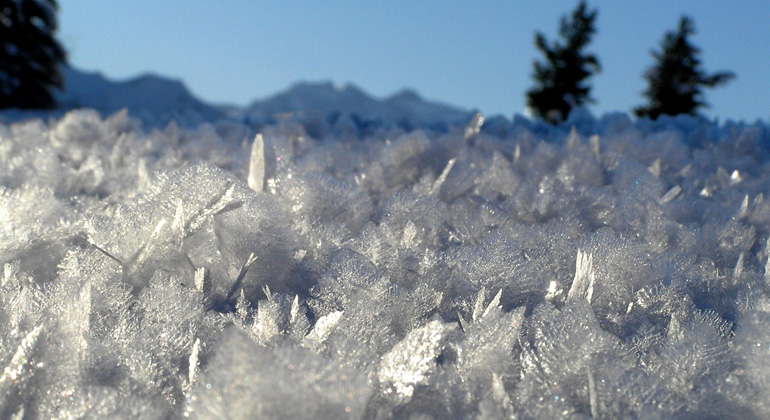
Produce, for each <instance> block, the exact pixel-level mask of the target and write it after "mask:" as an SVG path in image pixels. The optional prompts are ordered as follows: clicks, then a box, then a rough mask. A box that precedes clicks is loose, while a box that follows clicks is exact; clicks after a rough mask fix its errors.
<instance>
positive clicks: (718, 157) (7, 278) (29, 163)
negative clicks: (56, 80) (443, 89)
mask: <svg viewBox="0 0 770 420" xmlns="http://www.w3.org/2000/svg"><path fill="white" fill-rule="evenodd" d="M482 123H483V118H480V117H477V118H474V119H473V120H472V121H471V122H470V124H469V125H468V126H467V127H454V128H450V129H449V130H448V131H446V132H434V131H430V130H414V131H405V130H403V129H397V128H394V129H387V128H382V127H381V128H377V129H376V130H371V131H370V132H367V133H366V134H365V135H361V133H360V132H358V131H356V130H355V129H352V128H351V126H350V125H349V124H346V122H345V121H343V120H340V121H337V122H335V123H334V124H329V123H325V122H320V123H319V122H316V123H315V124H310V123H302V124H300V123H297V122H291V121H285V122H283V123H281V124H276V125H271V126H266V127H261V128H259V130H255V129H253V128H249V127H246V126H243V125H239V124H236V123H232V122H221V123H216V124H204V125H201V126H199V127H198V128H195V129H182V128H179V127H178V126H176V125H174V124H173V123H172V124H170V125H168V126H167V127H165V128H164V129H154V130H148V129H145V128H143V127H142V126H141V125H140V124H139V123H137V122H136V121H135V120H133V119H131V118H130V117H129V116H128V115H127V114H126V113H118V114H115V115H113V116H110V117H107V118H102V117H101V116H100V115H99V114H97V113H96V112H94V111H88V110H81V111H73V112H70V113H68V114H66V115H65V116H63V117H62V118H60V119H51V120H49V121H47V122H44V121H42V120H31V121H26V122H18V123H14V124H11V125H0V244H2V247H0V268H1V269H2V270H1V272H0V363H2V364H3V366H2V367H0V369H2V373H1V374H0V417H1V418H16V419H22V418H23V419H37V418H40V419H42V418H46V419H48V418H53V419H70V418H75V419H79V418H84V419H86V418H87V419H137V418H141V419H167V418H194V419H221V418H228V419H250V418H296V419H341V418H367V419H369V418H372V419H380V418H381V419H387V418H413V419H432V418H437V419H446V418H464V419H501V418H518V419H546V418H604V419H615V418H650V419H653V418H728V417H729V418H749V419H754V418H756V419H759V418H769V417H770V397H769V396H770V299H769V298H768V296H770V294H769V293H770V273H768V270H770V260H769V259H768V257H769V256H770V197H768V198H767V199H766V198H765V195H766V194H770V128H769V127H768V126H767V125H765V124H764V123H756V124H751V125H749V124H736V123H727V124H721V125H720V124H716V123H713V122H709V121H705V120H702V119H696V118H676V119H662V120H659V121H657V122H650V121H637V122H633V121H631V120H630V119H629V118H628V117H626V116H623V115H612V116H607V117H604V118H601V119H598V120H597V119H594V118H592V117H586V116H583V117H580V116H578V117H576V118H573V119H572V120H570V121H569V122H568V124H565V125H564V126H562V127H557V128H553V127H548V126H544V125H540V124H538V123H535V122H532V121H529V120H525V119H515V120H514V121H513V122H501V121H490V122H488V124H487V125H483V126H482Z"/></svg>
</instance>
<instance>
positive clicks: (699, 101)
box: [634, 16, 735, 119]
mask: <svg viewBox="0 0 770 420" xmlns="http://www.w3.org/2000/svg"><path fill="white" fill-rule="evenodd" d="M694 33H695V26H694V24H693V22H692V20H690V19H689V18H688V17H686V16H682V17H681V18H680V20H679V29H678V30H677V31H676V32H667V33H666V35H665V36H664V38H663V42H661V44H660V47H661V51H660V52H657V51H652V56H653V57H654V58H655V61H656V63H655V65H653V66H652V67H650V68H649V69H648V70H647V72H646V73H645V75H644V78H645V79H646V80H647V83H648V87H647V90H645V91H644V96H645V97H646V98H647V99H648V101H649V102H648V104H647V105H646V106H642V107H638V108H636V109H635V110H634V113H635V114H636V115H637V116H639V117H650V118H653V119H655V118H657V117H658V116H660V115H661V114H667V115H677V114H690V115H694V114H695V113H696V111H697V110H698V108H700V107H708V104H707V103H706V102H705V101H704V100H703V93H702V87H709V88H711V87H716V86H719V85H722V84H724V83H726V82H728V81H730V80H732V79H733V78H734V77H735V75H734V74H733V73H731V72H724V71H723V72H718V73H714V74H711V75H708V74H706V73H705V72H704V71H703V70H701V68H700V67H701V62H700V60H699V59H698V56H699V55H700V49H699V48H698V47H696V46H694V45H692V44H691V43H690V41H689V40H688V39H687V38H688V36H690V35H692V34H694Z"/></svg>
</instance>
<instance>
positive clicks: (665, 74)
mask: <svg viewBox="0 0 770 420" xmlns="http://www.w3.org/2000/svg"><path fill="white" fill-rule="evenodd" d="M597 14H598V12H597V10H596V9H593V10H589V9H588V6H587V5H586V2H585V1H581V2H580V3H579V4H578V6H577V7H576V8H575V10H574V11H573V12H572V14H571V15H570V16H569V17H562V18H561V23H560V25H559V38H560V39H559V41H555V42H551V43H549V42H548V41H547V40H546V39H545V35H543V34H542V33H541V32H537V33H536V34H535V46H536V47H537V49H538V50H539V51H541V52H542V53H543V55H544V56H545V61H535V63H534V72H533V74H532V77H533V79H534V80H535V84H536V85H535V87H533V88H532V89H530V90H529V91H528V92H527V105H528V106H529V108H530V109H531V110H532V111H533V112H534V114H535V115H536V116H538V117H540V118H542V119H544V120H545V121H547V122H549V123H551V124H558V123H560V122H562V121H564V119H566V117H567V115H568V114H569V112H570V110H572V109H573V108H575V107H577V106H580V105H583V104H586V103H592V102H594V99H593V98H591V96H590V93H591V85H590V84H589V83H588V79H589V78H590V77H592V76H593V75H595V74H596V73H598V72H600V71H601V65H600V64H599V59H598V58H597V57H596V56H595V55H594V54H590V53H586V52H585V51H584V49H585V48H586V47H587V46H588V44H589V43H590V41H591V37H592V36H593V35H594V33H595V32H596V27H595V21H596V16H597ZM694 33H695V26H694V24H693V22H692V20H691V19H690V18H688V17H686V16H682V17H681V18H680V20H679V27H678V29H677V30H676V31H675V32H667V33H666V34H665V36H664V37H663V41H662V42H661V43H660V51H652V56H653V58H654V59H655V63H654V64H653V65H652V66H651V67H650V68H648V69H647V71H646V72H645V73H644V78H645V80H646V81H647V86H648V87H647V89H646V90H645V91H644V92H643V95H644V97H645V98H647V104H646V105H643V106H640V107H637V108H635V109H634V114H636V115H637V116H639V117H649V118H653V119H655V118H657V117H658V116H660V115H664V114H665V115H678V114H690V115H694V114H695V113H696V112H697V110H698V109H699V108H703V107H707V106H708V104H707V103H706V102H705V100H704V99H703V88H706V87H709V88H711V87H715V86H719V85H722V84H724V83H726V82H728V81H730V80H731V79H733V78H735V75H734V74H733V73H731V72H718V73H714V74H706V72H705V71H704V70H703V69H701V62H700V59H699V58H698V56H699V55H700V49H698V48H697V47H695V46H694V45H692V43H690V41H689V39H688V37H689V36H690V35H692V34H694Z"/></svg>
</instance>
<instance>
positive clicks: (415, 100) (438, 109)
mask: <svg viewBox="0 0 770 420" xmlns="http://www.w3.org/2000/svg"><path fill="white" fill-rule="evenodd" d="M287 113H290V114H295V115H299V116H303V117H318V118H324V117H326V116H329V115H339V114H344V115H348V116H354V117H356V118H358V119H361V120H367V121H376V122H378V123H381V124H383V125H399V124H400V125H403V124H406V125H409V126H413V127H425V126H437V125H441V124H465V123H466V122H467V121H468V120H469V119H470V117H471V116H472V115H473V113H472V112H470V111H466V110H462V109H459V108H455V107H451V106H448V105H443V104H440V103H435V102H429V101H426V100H424V99H422V98H421V97H420V95H419V94H418V93H417V92H415V91H414V90H411V89H403V90H401V91H399V92H398V93H396V94H394V95H391V96H390V97H388V98H386V99H377V98H374V97H372V96H370V95H369V94H368V93H366V92H365V91H363V90H362V89H361V88H359V87H358V86H356V85H354V84H351V83H346V84H344V85H335V84H334V83H332V82H330V81H323V82H307V81H303V82H299V83H296V84H294V85H293V86H291V87H290V88H289V89H287V90H285V91H283V92H279V93H278V94H276V95H273V96H271V97H268V98H267V99H264V100H261V101H255V102H253V103H252V104H251V105H250V106H249V108H248V109H247V111H246V115H247V117H246V119H247V120H248V121H250V122H260V121H262V122H264V121H270V120H272V119H273V117H274V116H276V115H286V114H287Z"/></svg>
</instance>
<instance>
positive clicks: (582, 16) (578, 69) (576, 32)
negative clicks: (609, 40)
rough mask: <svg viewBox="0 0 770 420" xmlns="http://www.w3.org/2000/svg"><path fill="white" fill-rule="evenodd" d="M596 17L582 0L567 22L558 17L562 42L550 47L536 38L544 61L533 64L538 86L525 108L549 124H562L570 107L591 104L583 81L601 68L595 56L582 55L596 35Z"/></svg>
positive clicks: (588, 91) (589, 89)
mask: <svg viewBox="0 0 770 420" xmlns="http://www.w3.org/2000/svg"><path fill="white" fill-rule="evenodd" d="M597 14H598V12H597V11H596V10H595V9H594V10H588V8H587V6H586V3H585V1H581V2H580V4H578V7H577V8H576V9H575V10H574V11H573V12H572V16H571V17H570V18H569V19H567V18H566V17H562V18H561V24H560V26H559V36H560V37H561V38H562V40H561V42H554V43H552V44H551V43H549V42H548V41H547V40H546V39H545V35H543V34H542V33H540V32H538V33H537V34H536V35H535V45H536V46H537V49H538V50H540V51H541V52H542V53H543V54H544V55H545V58H546V61H545V62H541V61H535V63H534V66H535V71H534V73H533V75H532V77H533V78H534V79H535V81H536V82H537V86H536V87H535V88H533V89H531V90H529V91H528V92H527V105H528V106H529V107H530V109H532V110H533V111H534V112H535V114H536V115H537V116H539V117H541V118H543V119H545V120H546V121H548V122H550V123H552V124H557V123H559V122H561V121H563V120H564V119H565V118H566V117H567V115H568V114H569V111H570V110H571V109H572V108H574V107H576V106H578V105H581V104H584V103H586V102H593V99H591V97H590V96H589V95H590V91H591V85H589V84H586V79H588V78H589V77H591V76H592V75H593V74H595V73H598V72H599V71H601V66H600V64H599V59H598V58H597V57H596V56H595V55H593V54H585V53H584V52H583V49H584V48H585V47H586V46H587V45H588V44H589V42H590V41H591V36H592V35H593V34H594V32H596V28H595V27H594V21H595V20H596V16H597Z"/></svg>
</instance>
